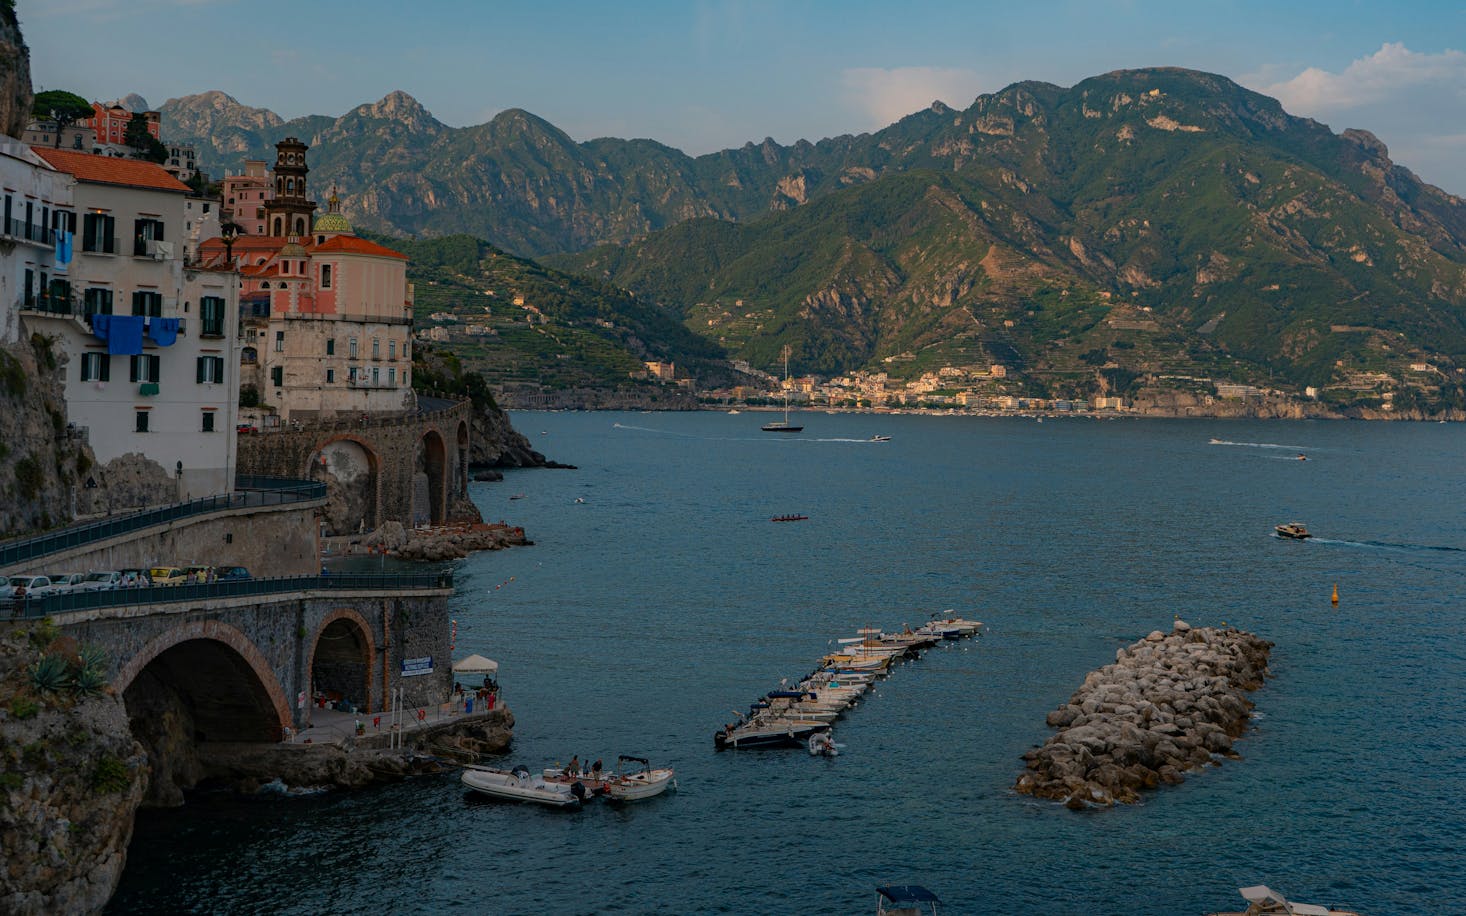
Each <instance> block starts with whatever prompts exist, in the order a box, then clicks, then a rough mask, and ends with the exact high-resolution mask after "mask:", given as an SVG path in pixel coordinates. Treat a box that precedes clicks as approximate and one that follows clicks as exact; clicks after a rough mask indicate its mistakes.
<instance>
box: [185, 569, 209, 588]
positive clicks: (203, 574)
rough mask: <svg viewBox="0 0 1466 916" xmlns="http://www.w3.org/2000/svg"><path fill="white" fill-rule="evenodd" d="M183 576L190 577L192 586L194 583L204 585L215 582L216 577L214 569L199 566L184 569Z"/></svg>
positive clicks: (189, 580)
mask: <svg viewBox="0 0 1466 916" xmlns="http://www.w3.org/2000/svg"><path fill="white" fill-rule="evenodd" d="M183 574H184V575H185V576H186V577H188V582H189V584H190V585H192V584H194V583H198V584H200V585H202V584H204V583H206V582H213V581H214V576H215V573H214V567H212V566H203V565H199V564H195V565H193V566H185V567H183Z"/></svg>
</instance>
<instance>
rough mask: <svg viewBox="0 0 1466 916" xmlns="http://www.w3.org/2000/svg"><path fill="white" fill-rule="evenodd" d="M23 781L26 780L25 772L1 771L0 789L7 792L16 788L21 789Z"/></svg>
mask: <svg viewBox="0 0 1466 916" xmlns="http://www.w3.org/2000/svg"><path fill="white" fill-rule="evenodd" d="M22 782H25V774H24V773H15V772H5V773H0V789H3V790H5V791H6V792H14V791H15V790H16V789H19V788H20V784H21V783H22Z"/></svg>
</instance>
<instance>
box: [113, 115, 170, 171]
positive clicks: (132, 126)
mask: <svg viewBox="0 0 1466 916" xmlns="http://www.w3.org/2000/svg"><path fill="white" fill-rule="evenodd" d="M122 142H124V143H126V144H127V145H128V146H130V147H132V148H133V149H135V150H137V155H138V158H139V159H147V160H148V161H149V162H157V163H162V162H165V161H167V159H168V147H166V146H164V145H163V142H162V141H161V140H159V139H158V138H157V137H155V136H153V135H152V134H150V133H148V119H147V118H145V117H143V116H142V115H141V114H139V113H138V112H136V111H134V112H133V113H132V118H131V119H129V120H128V122H127V130H126V131H125V132H124V133H123V135H122Z"/></svg>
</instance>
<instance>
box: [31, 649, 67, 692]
mask: <svg viewBox="0 0 1466 916" xmlns="http://www.w3.org/2000/svg"><path fill="white" fill-rule="evenodd" d="M30 673H31V687H32V688H33V689H34V690H35V691H36V693H57V692H59V691H61V690H62V688H64V687H66V685H67V682H68V681H70V680H71V677H70V672H69V671H67V670H66V661H65V660H64V659H62V658H61V657H59V656H56V655H47V656H46V657H45V658H42V659H41V660H40V661H38V662H36V663H35V664H34V665H32V666H31V671H30Z"/></svg>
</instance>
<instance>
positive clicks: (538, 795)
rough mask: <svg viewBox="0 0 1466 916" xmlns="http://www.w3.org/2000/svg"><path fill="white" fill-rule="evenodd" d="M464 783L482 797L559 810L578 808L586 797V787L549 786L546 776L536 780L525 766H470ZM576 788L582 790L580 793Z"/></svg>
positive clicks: (464, 771)
mask: <svg viewBox="0 0 1466 916" xmlns="http://www.w3.org/2000/svg"><path fill="white" fill-rule="evenodd" d="M462 781H463V784H464V785H465V786H467V787H468V788H470V789H472V790H473V791H475V792H478V793H480V794H481V795H488V796H490V797H492V798H502V799H505V800H508V801H527V802H536V803H538V804H541V805H551V806H553V807H556V808H570V807H575V806H579V805H580V803H581V802H582V801H584V800H585V798H586V795H587V790H586V788H585V786H584V785H581V784H580V783H576V784H575V785H565V784H563V783H550V782H546V781H545V778H544V777H543V776H535V775H533V774H531V773H530V772H529V770H528V768H526V767H522V766H520V767H515V768H514V769H513V770H496V769H493V768H491V767H482V766H468V767H465V768H464V770H463V776H462ZM576 786H579V791H578V792H577V791H576Z"/></svg>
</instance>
